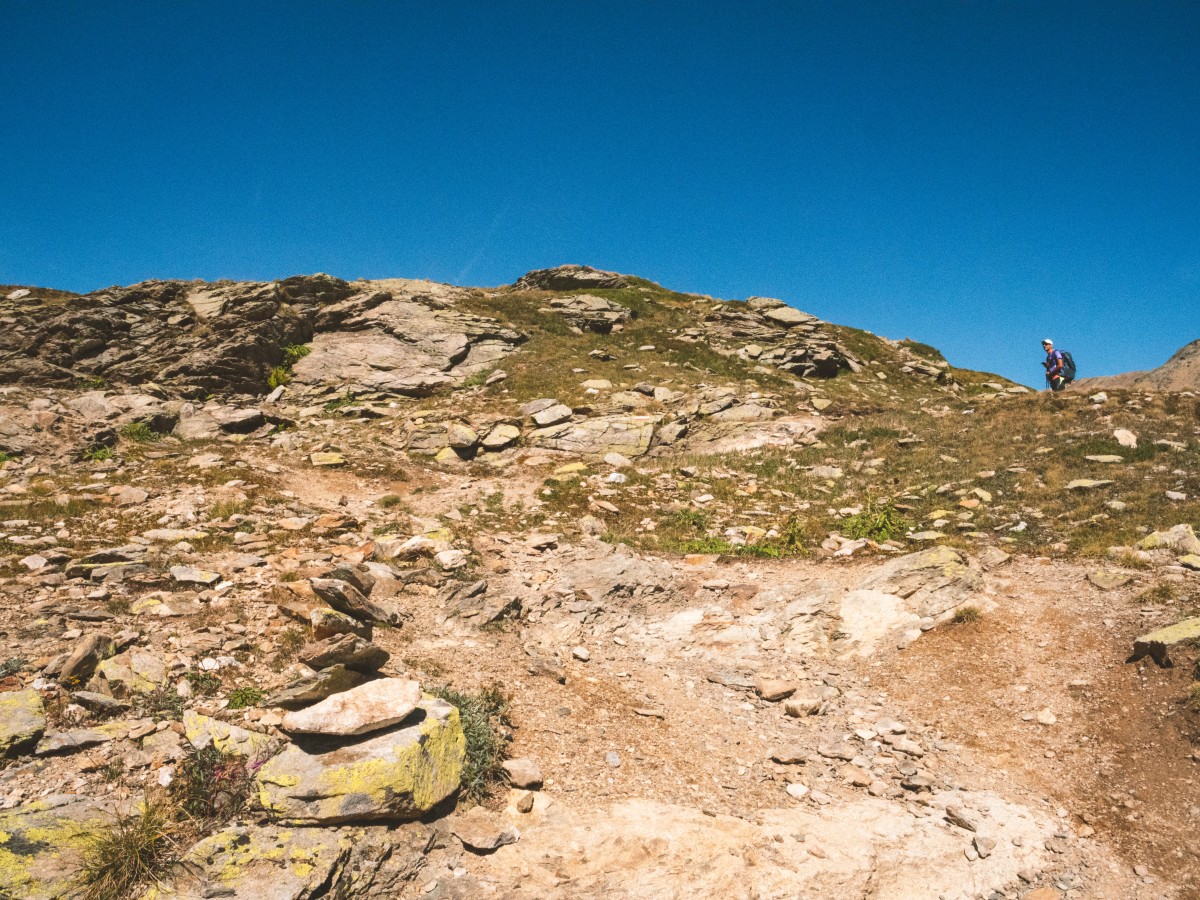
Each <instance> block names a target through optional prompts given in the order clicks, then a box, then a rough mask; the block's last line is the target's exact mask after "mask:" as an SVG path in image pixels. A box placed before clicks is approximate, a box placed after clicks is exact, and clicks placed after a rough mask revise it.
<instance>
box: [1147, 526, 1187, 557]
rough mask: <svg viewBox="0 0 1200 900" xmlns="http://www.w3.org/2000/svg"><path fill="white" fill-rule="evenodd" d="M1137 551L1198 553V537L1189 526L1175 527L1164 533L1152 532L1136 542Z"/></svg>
mask: <svg viewBox="0 0 1200 900" xmlns="http://www.w3.org/2000/svg"><path fill="white" fill-rule="evenodd" d="M1137 546H1138V549H1139V550H1158V549H1163V550H1172V551H1174V552H1175V553H1181V554H1183V553H1200V537H1196V532H1195V530H1193V528H1192V526H1191V525H1188V524H1182V525H1176V526H1175V527H1174V528H1169V529H1167V530H1166V531H1154V532H1151V533H1150V534H1148V535H1146V536H1145V537H1144V538H1142V539H1141V540H1140V541H1138V544H1137Z"/></svg>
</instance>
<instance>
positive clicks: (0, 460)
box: [0, 450, 16, 466]
mask: <svg viewBox="0 0 1200 900" xmlns="http://www.w3.org/2000/svg"><path fill="white" fill-rule="evenodd" d="M14 459H16V457H15V456H13V455H12V454H11V453H9V452H8V451H7V450H0V466H2V465H4V464H5V463H6V462H12V461H13V460H14Z"/></svg>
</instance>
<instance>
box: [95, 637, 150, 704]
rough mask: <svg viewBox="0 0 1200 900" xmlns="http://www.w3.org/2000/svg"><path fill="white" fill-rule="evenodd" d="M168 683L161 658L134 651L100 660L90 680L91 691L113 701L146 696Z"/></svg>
mask: <svg viewBox="0 0 1200 900" xmlns="http://www.w3.org/2000/svg"><path fill="white" fill-rule="evenodd" d="M166 680H167V666H166V663H164V662H163V660H162V657H160V656H158V655H156V654H154V653H151V652H149V651H148V650H142V649H139V648H134V649H132V650H126V651H125V652H124V653H118V654H117V655H116V656H114V657H111V658H110V659H105V660H101V662H100V663H99V664H98V665H97V666H96V675H95V677H94V678H93V679H92V682H93V685H94V689H95V690H98V691H100V692H101V693H105V694H111V695H112V696H114V697H129V696H132V695H133V694H148V693H150V692H151V691H153V690H154V689H155V688H158V687H160V686H161V685H162V684H163V683H164V682H165V681H166Z"/></svg>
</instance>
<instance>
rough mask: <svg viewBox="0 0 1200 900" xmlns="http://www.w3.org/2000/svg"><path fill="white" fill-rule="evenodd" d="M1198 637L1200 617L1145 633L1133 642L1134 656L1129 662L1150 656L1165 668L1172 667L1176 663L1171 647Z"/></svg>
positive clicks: (1199, 634) (1199, 635) (1199, 637)
mask: <svg viewBox="0 0 1200 900" xmlns="http://www.w3.org/2000/svg"><path fill="white" fill-rule="evenodd" d="M1197 639H1200V617H1196V618H1192V619H1184V620H1183V621H1182V622H1176V623H1175V624H1174V625H1167V626H1165V627H1164V628H1157V629H1155V630H1154V631H1151V632H1149V633H1148V634H1143V635H1142V636H1141V637H1140V638H1138V639H1137V640H1136V641H1134V642H1133V656H1131V657H1130V658H1129V660H1128V662H1137V661H1138V660H1139V659H1143V658H1145V657H1147V656H1149V657H1150V658H1151V659H1153V660H1154V661H1155V662H1156V663H1158V664H1159V665H1160V666H1162V667H1163V668H1170V667H1171V666H1173V665H1175V663H1174V662H1173V661H1172V659H1171V649H1172V648H1173V647H1176V646H1178V645H1179V644H1182V643H1184V642H1190V641H1194V640H1197Z"/></svg>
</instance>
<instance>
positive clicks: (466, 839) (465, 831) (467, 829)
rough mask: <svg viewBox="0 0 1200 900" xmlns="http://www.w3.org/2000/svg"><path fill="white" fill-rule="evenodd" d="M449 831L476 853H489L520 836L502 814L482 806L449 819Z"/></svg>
mask: <svg viewBox="0 0 1200 900" xmlns="http://www.w3.org/2000/svg"><path fill="white" fill-rule="evenodd" d="M450 831H451V832H452V833H453V834H454V836H455V837H456V838H458V839H459V840H460V841H462V843H463V846H464V847H466V848H467V849H468V850H474V851H475V852H476V853H490V852H492V851H493V850H498V849H499V848H501V847H504V846H507V845H508V844H515V843H516V842H517V840H518V839H519V838H520V837H521V833H520V832H519V831H517V829H516V828H514V827H513V826H512V825H510V824H509V823H507V822H505V821H504V819H503V817H502V816H499V815H497V814H496V813H494V812H492V811H491V810H489V809H485V808H484V807H482V806H474V807H472V808H471V809H469V810H467V811H466V812H465V813H463V814H462V815H459V816H456V817H455V818H453V819H452V820H451V821H450Z"/></svg>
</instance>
